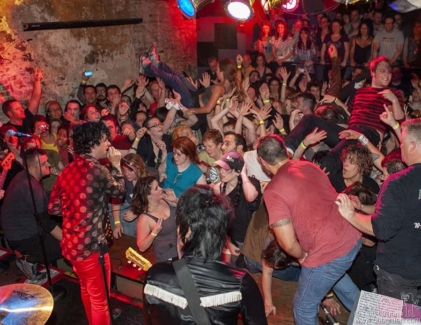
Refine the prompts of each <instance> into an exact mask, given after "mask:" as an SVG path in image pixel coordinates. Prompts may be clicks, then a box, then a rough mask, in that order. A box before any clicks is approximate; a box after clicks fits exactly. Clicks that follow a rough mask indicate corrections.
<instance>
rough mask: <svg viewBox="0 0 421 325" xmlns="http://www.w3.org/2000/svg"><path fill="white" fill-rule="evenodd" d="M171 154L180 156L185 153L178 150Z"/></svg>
mask: <svg viewBox="0 0 421 325" xmlns="http://www.w3.org/2000/svg"><path fill="white" fill-rule="evenodd" d="M173 155H174V156H176V157H181V156H183V155H185V154H184V153H182V152H181V151H180V152H177V151H173Z"/></svg>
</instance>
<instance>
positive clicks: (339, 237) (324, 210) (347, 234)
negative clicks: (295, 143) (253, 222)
mask: <svg viewBox="0 0 421 325" xmlns="http://www.w3.org/2000/svg"><path fill="white" fill-rule="evenodd" d="M337 195H338V194H337V193H336V191H335V189H334V188H333V187H332V185H331V184H330V182H329V179H328V177H327V176H326V174H325V173H324V172H323V171H321V170H320V169H319V167H317V166H316V165H314V164H312V163H309V162H305V161H289V162H287V163H286V164H285V165H283V166H282V167H281V168H279V170H278V172H277V173H276V175H275V176H274V177H273V179H272V181H271V182H270V183H269V185H268V186H267V187H266V189H265V192H264V194H263V197H264V201H265V204H266V207H267V211H268V213H269V224H270V225H272V224H274V223H275V222H277V221H279V220H281V219H285V218H291V221H292V225H293V226H294V229H295V233H296V236H297V239H298V241H299V242H300V245H301V248H302V249H303V250H304V251H306V252H307V253H308V256H307V258H306V259H305V261H304V266H306V267H316V266H319V265H323V264H326V263H328V262H330V261H333V260H334V259H336V258H338V257H341V256H343V255H345V254H346V253H348V252H349V251H350V250H351V248H352V247H354V246H355V244H356V243H357V241H358V240H359V239H360V238H361V233H360V232H359V231H358V230H356V229H355V228H354V227H353V226H351V224H349V222H348V221H346V220H345V219H344V218H343V217H342V216H341V215H340V214H339V211H338V207H337V205H336V204H335V200H336V197H337Z"/></svg>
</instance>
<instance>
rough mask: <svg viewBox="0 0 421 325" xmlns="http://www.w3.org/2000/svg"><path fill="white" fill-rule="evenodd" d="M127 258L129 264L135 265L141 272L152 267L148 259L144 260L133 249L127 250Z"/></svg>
mask: <svg viewBox="0 0 421 325" xmlns="http://www.w3.org/2000/svg"><path fill="white" fill-rule="evenodd" d="M126 258H127V260H128V262H129V263H133V267H138V270H139V271H140V270H145V271H147V270H149V268H150V267H151V266H152V264H151V262H149V261H148V260H147V259H146V258H144V257H143V256H142V255H140V254H139V253H138V252H136V251H135V250H134V249H133V248H131V247H129V248H128V249H127V250H126Z"/></svg>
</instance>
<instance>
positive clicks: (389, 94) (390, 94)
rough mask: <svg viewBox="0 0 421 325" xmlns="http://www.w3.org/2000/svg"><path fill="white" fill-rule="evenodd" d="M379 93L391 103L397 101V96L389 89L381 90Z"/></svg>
mask: <svg viewBox="0 0 421 325" xmlns="http://www.w3.org/2000/svg"><path fill="white" fill-rule="evenodd" d="M379 94H380V95H382V96H383V98H384V99H387V100H389V101H391V102H392V103H397V102H398V98H397V97H396V95H395V94H394V93H393V92H392V91H391V90H390V89H385V90H382V91H380V92H379Z"/></svg>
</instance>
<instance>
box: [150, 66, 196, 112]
mask: <svg viewBox="0 0 421 325" xmlns="http://www.w3.org/2000/svg"><path fill="white" fill-rule="evenodd" d="M145 75H146V76H147V77H151V78H153V77H157V78H161V79H162V81H163V82H164V83H165V84H166V85H167V86H170V87H171V88H172V89H174V90H175V91H176V92H178V93H179V94H180V95H181V103H182V104H183V105H184V106H186V107H188V108H193V107H194V102H195V98H194V96H193V94H192V93H193V92H195V91H196V89H195V88H194V87H193V85H192V84H190V82H189V81H188V80H187V79H186V77H185V76H184V75H183V74H182V73H180V72H177V71H174V70H172V69H171V68H170V67H169V66H168V65H166V64H165V63H164V62H159V64H158V68H156V67H155V66H154V65H153V64H149V65H148V66H147V67H145Z"/></svg>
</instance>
